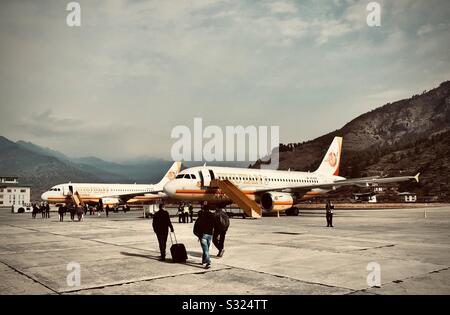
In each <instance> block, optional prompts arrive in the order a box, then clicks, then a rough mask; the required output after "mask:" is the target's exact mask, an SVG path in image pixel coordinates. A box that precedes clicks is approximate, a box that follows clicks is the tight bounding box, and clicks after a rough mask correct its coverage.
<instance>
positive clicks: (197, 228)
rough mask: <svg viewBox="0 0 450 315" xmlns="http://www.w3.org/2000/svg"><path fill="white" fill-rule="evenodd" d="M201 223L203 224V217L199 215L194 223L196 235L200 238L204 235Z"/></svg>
mask: <svg viewBox="0 0 450 315" xmlns="http://www.w3.org/2000/svg"><path fill="white" fill-rule="evenodd" d="M201 224H202V219H201V217H198V218H197V220H195V223H194V235H195V236H197V237H198V238H202V236H203V231H202V226H201Z"/></svg>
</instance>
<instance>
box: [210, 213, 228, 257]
mask: <svg viewBox="0 0 450 315" xmlns="http://www.w3.org/2000/svg"><path fill="white" fill-rule="evenodd" d="M229 226H230V219H229V218H228V214H227V213H226V212H225V211H224V210H223V209H221V208H218V209H217V210H216V213H215V222H214V234H213V244H214V246H216V248H217V249H218V251H219V253H218V254H217V257H222V256H223V253H224V252H225V250H224V249H223V247H224V243H225V234H226V233H227V231H228V227H229Z"/></svg>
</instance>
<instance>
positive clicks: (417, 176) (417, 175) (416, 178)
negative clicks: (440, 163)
mask: <svg viewBox="0 0 450 315" xmlns="http://www.w3.org/2000/svg"><path fill="white" fill-rule="evenodd" d="M419 175H420V172H419V173H417V174H416V176H414V179H415V180H416V182H419Z"/></svg>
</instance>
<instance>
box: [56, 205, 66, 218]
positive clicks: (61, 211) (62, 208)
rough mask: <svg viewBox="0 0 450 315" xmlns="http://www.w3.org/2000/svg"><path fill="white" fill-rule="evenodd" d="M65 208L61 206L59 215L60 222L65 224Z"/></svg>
mask: <svg viewBox="0 0 450 315" xmlns="http://www.w3.org/2000/svg"><path fill="white" fill-rule="evenodd" d="M64 212H65V210H64V206H63V205H60V206H59V208H58V214H59V222H64Z"/></svg>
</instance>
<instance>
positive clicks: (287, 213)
mask: <svg viewBox="0 0 450 315" xmlns="http://www.w3.org/2000/svg"><path fill="white" fill-rule="evenodd" d="M284 213H286V215H287V216H291V215H292V208H291V209H287V210H286V211H285V212H284Z"/></svg>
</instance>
